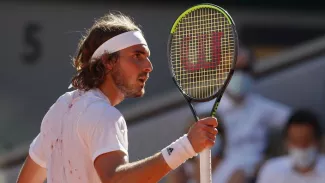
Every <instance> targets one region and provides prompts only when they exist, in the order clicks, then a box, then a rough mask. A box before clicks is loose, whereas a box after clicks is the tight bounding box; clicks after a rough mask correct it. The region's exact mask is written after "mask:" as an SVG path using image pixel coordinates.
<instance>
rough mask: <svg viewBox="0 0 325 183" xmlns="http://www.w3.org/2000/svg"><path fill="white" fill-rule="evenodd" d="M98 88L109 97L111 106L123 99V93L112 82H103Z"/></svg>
mask: <svg viewBox="0 0 325 183" xmlns="http://www.w3.org/2000/svg"><path fill="white" fill-rule="evenodd" d="M99 89H100V91H101V92H102V93H103V94H104V95H105V96H106V97H107V98H108V99H109V101H110V103H111V105H112V106H116V105H118V104H119V103H121V102H122V101H123V100H124V95H123V94H122V93H121V92H120V90H119V89H118V88H117V87H116V86H115V84H113V82H104V83H103V84H102V85H101V86H100V87H99Z"/></svg>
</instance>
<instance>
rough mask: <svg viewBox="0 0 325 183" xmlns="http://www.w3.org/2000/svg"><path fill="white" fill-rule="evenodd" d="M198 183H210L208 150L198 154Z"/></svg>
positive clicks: (209, 152) (209, 151)
mask: <svg viewBox="0 0 325 183" xmlns="http://www.w3.org/2000/svg"><path fill="white" fill-rule="evenodd" d="M200 183H212V176H211V150H210V148H207V149H204V150H203V151H202V152H201V153H200Z"/></svg>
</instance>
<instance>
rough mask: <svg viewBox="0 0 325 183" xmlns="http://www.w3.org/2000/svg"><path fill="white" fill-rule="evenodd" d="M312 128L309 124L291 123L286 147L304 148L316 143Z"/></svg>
mask: <svg viewBox="0 0 325 183" xmlns="http://www.w3.org/2000/svg"><path fill="white" fill-rule="evenodd" d="M314 133H315V132H314V130H313V128H312V126H311V125H307V124H292V125H291V126H290V127H289V129H288V134H287V135H288V136H287V143H288V148H299V149H306V148H308V147H311V146H315V145H316V143H317V140H316V137H315V134H314Z"/></svg>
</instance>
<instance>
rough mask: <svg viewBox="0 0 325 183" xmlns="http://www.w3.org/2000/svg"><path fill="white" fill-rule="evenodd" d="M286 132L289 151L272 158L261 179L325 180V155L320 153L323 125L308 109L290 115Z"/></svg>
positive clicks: (263, 182) (268, 182)
mask: <svg viewBox="0 0 325 183" xmlns="http://www.w3.org/2000/svg"><path fill="white" fill-rule="evenodd" d="M284 135H285V139H286V141H285V142H286V143H285V145H286V149H287V150H288V152H289V153H288V155H286V156H282V157H278V158H273V159H270V160H268V161H267V162H266V163H265V165H264V166H263V167H262V169H261V172H260V174H259V176H258V180H257V183H274V182H276V183H307V182H308V183H324V182H325V156H324V155H321V154H320V151H319V149H320V145H321V139H322V133H321V126H320V124H319V123H318V119H317V117H316V116H315V115H314V114H313V113H311V112H310V111H308V110H298V111H296V112H295V113H294V114H293V115H292V116H291V117H290V119H289V121H288V123H287V125H286V127H285V130H284Z"/></svg>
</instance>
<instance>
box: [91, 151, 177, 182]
mask: <svg viewBox="0 0 325 183" xmlns="http://www.w3.org/2000/svg"><path fill="white" fill-rule="evenodd" d="M124 156H125V154H124V153H123V152H122V151H114V152H109V153H106V154H103V155H100V156H99V157H98V158H97V159H96V160H95V162H94V165H95V168H96V170H97V173H98V175H99V177H100V179H101V181H102V182H103V183H111V182H114V183H124V182H148V183H150V182H158V181H159V180H160V179H161V178H162V177H164V176H165V175H166V174H167V173H168V172H169V171H171V168H170V167H169V166H168V164H167V163H166V162H165V160H164V158H163V156H162V154H161V153H157V154H155V155H153V156H151V157H148V158H146V159H143V160H140V161H137V162H134V163H127V162H126V161H125V157H124Z"/></svg>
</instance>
